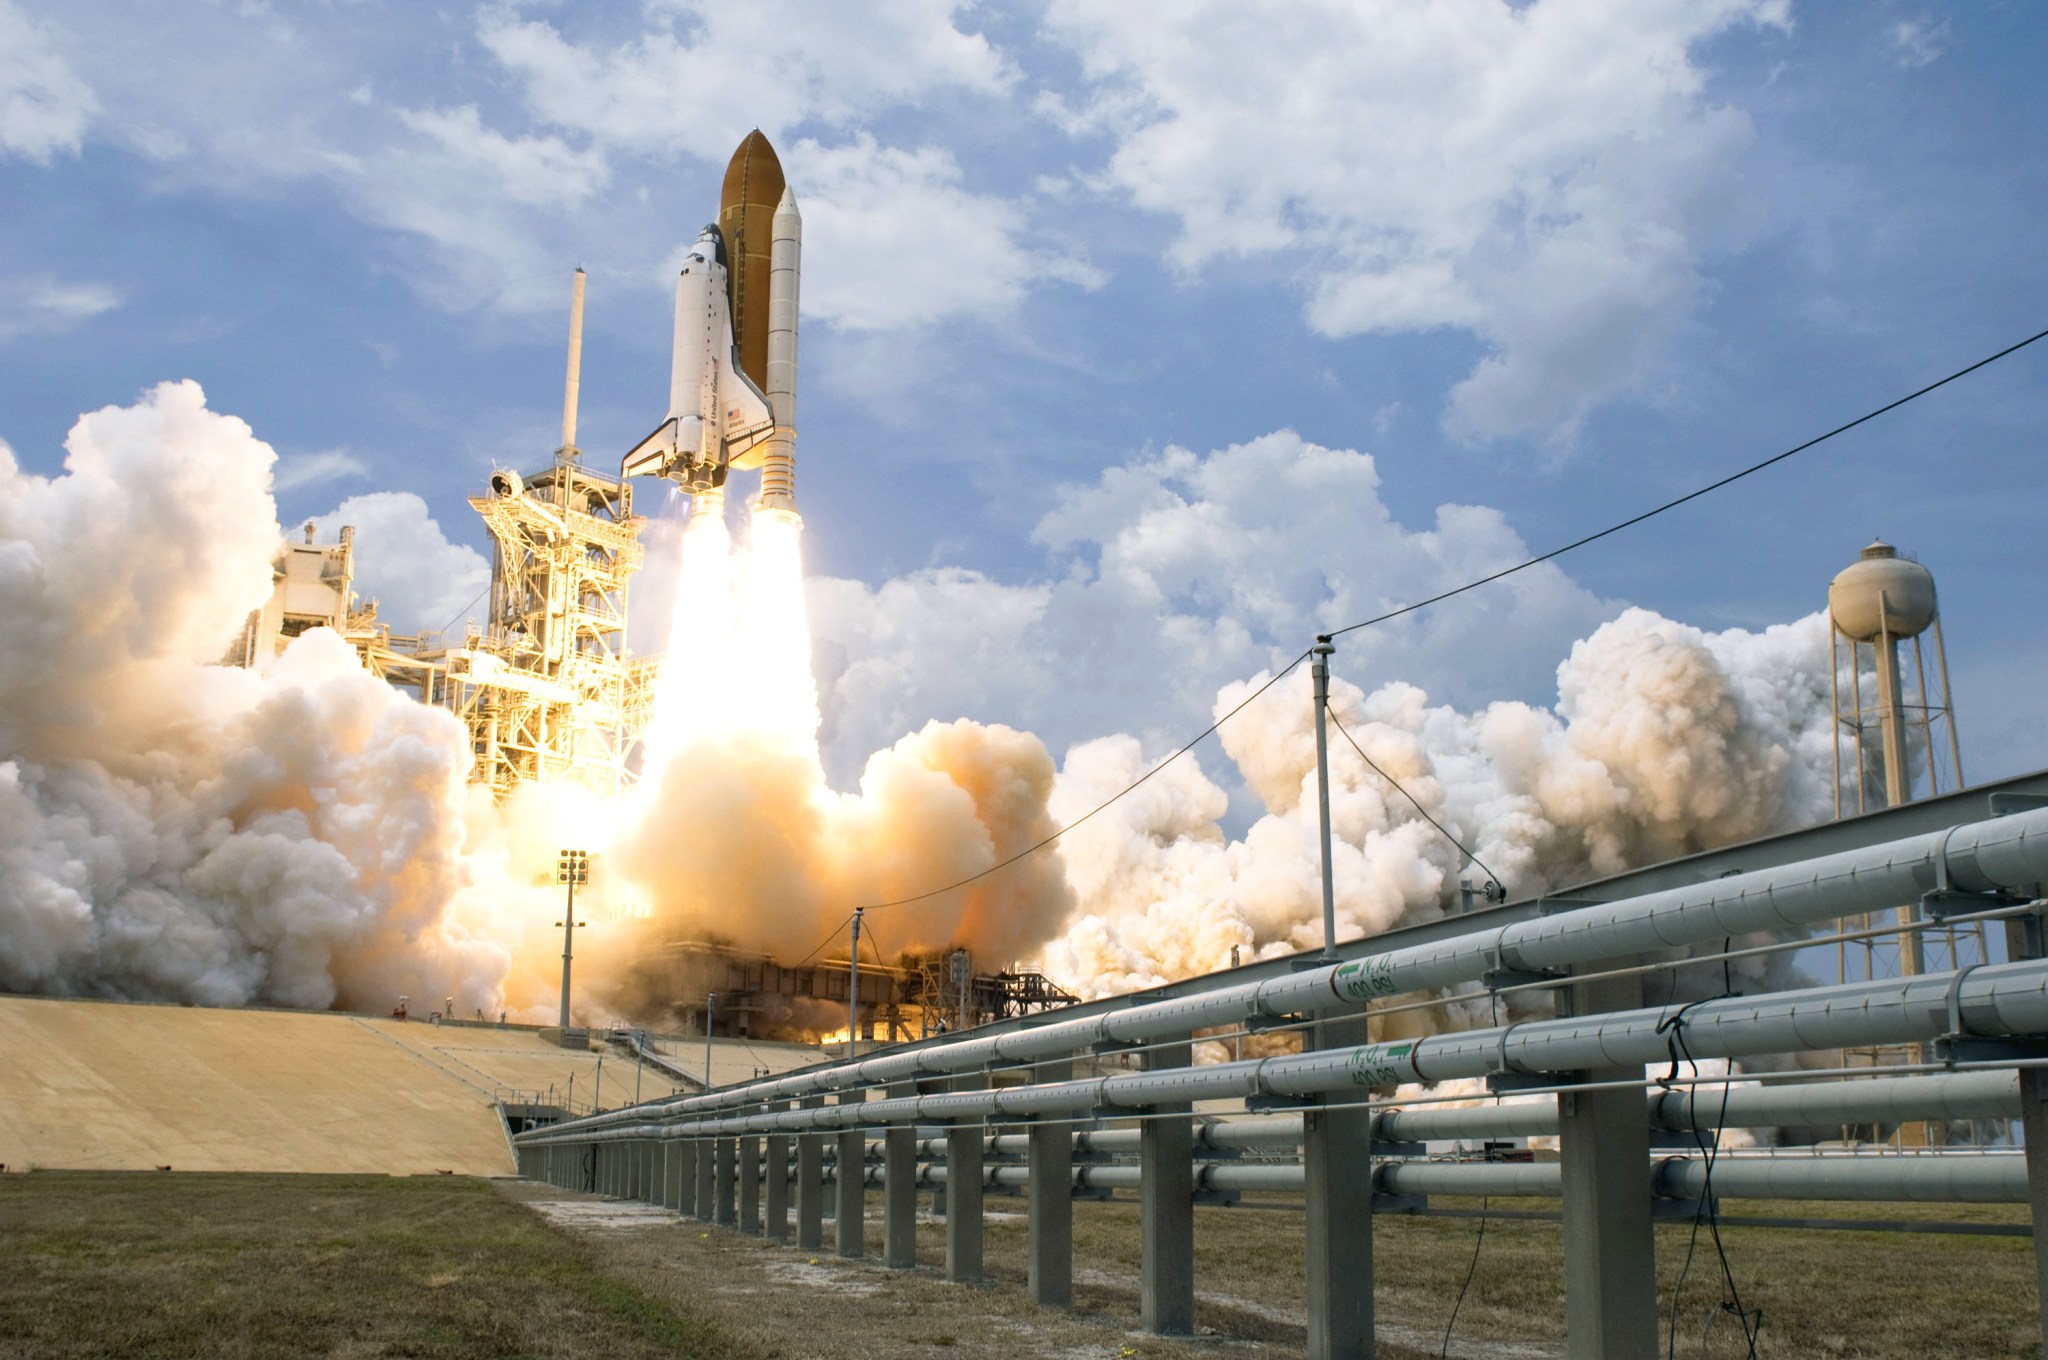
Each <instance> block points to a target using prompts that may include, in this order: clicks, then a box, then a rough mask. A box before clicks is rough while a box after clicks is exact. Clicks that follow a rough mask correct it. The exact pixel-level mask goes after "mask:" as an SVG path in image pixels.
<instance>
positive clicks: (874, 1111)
mask: <svg viewBox="0 0 2048 1360" xmlns="http://www.w3.org/2000/svg"><path fill="white" fill-rule="evenodd" d="M1952 1030H1953V1031H1955V1032H1957V1033H1960V1034H1963V1035H1984V1036H1990V1035H2018V1034H2040V1033H2044V1032H2048V960H2038V959H2031V960H2024V961H2021V962H2017V963H2006V964H1997V965H1991V966H1986V967H1975V968H1966V969H1962V970H1960V971H1958V972H1955V973H1940V974H1928V975H1923V976H1920V977H1910V978H1895V979H1884V980H1879V981H1874V982H1858V983H1850V984H1845V985H1841V986H1834V987H1815V988H1810V989H1806V990H1801V991H1792V992H1774V993H1770V994H1768V995H1765V996H1758V997H1726V998H1722V999H1719V1000H1714V1001H1705V1002H1700V1003H1696V1004H1694V1005H1690V1006H1684V1007H1677V1006H1664V1007H1656V1008H1651V1009H1644V1010H1636V1011H1619V1012H1615V1013H1612V1014H1607V1015H1593V1016H1586V1017H1583V1018H1573V1019H1565V1020H1541V1021H1532V1022H1529V1023H1527V1024H1517V1025H1507V1026H1503V1027H1501V1028H1498V1029H1484V1030H1469V1031H1466V1032H1463V1033H1456V1034H1442V1035H1433V1036H1429V1037H1425V1038H1422V1039H1415V1040H1404V1041H1402V1042H1400V1043H1377V1044H1359V1045H1356V1046H1352V1047H1346V1048H1333V1049H1325V1050H1321V1051H1317V1052H1312V1053H1304V1054H1301V1055H1298V1056H1287V1057H1277V1058H1264V1059H1258V1060H1251V1061H1244V1062H1232V1063H1218V1064H1216V1065H1214V1066H1211V1067H1184V1068H1170V1069H1165V1070H1161V1071H1156V1072H1131V1073H1120V1074H1117V1075H1114V1076H1107V1077H1094V1078H1090V1079H1087V1080H1083V1081H1069V1082H1056V1083H1050V1084H1046V1085H1039V1086H1012V1087H1004V1088H1000V1089H995V1090H976V1091H954V1092H948V1093H944V1094H936V1095H918V1096H899V1097H895V1098H893V1099H887V1100H873V1101H867V1102H865V1103H861V1104H855V1105H838V1106H820V1107H809V1108H797V1109H789V1110H782V1111H776V1112H764V1113H756V1114H738V1115H729V1116H725V1117H717V1116H711V1117H704V1118H698V1119H689V1118H687V1117H683V1118H677V1117H675V1116H673V1115H671V1116H669V1118H670V1120H671V1122H670V1123H669V1124H668V1125H666V1128H667V1129H668V1130H669V1131H670V1132H671V1134H673V1133H688V1134H696V1135H699V1136H703V1135H712V1134H716V1135H724V1134H736V1133H742V1132H770V1131H788V1132H795V1131H802V1130H810V1129H825V1128H833V1129H837V1128H862V1127H870V1126H873V1125H877V1124H901V1123H916V1122H925V1121H933V1122H936V1121H953V1120H963V1119H964V1120H986V1119H990V1118H996V1119H1001V1118H1011V1119H1015V1118H1026V1117H1033V1116H1048V1115H1061V1114H1068V1115H1072V1114H1081V1113H1085V1112H1088V1111H1092V1110H1096V1109H1103V1108H1110V1107H1115V1108H1121V1109H1134V1110H1135V1109H1144V1108H1147V1107H1149V1106H1153V1105H1164V1104H1178V1103H1181V1102H1198V1101H1206V1100H1243V1099H1247V1098H1254V1097H1256V1098H1274V1099H1279V1100H1283V1101H1285V1100H1300V1101H1302V1102H1304V1103H1308V1102H1311V1101H1313V1100H1315V1099H1317V1098H1320V1097H1323V1096H1327V1095H1332V1094H1339V1093H1349V1094H1351V1095H1353V1096H1357V1095H1359V1094H1360V1093H1362V1091H1363V1090H1364V1089H1365V1088H1369V1087H1373V1086H1394V1085H1400V1084H1404V1083H1408V1082H1423V1083H1428V1082H1434V1081H1443V1080H1448V1079H1451V1078H1458V1077H1483V1076H1487V1075H1490V1074H1494V1073H1509V1074H1513V1073H1521V1074H1538V1075H1540V1074H1545V1073H1571V1072H1574V1071H1578V1070H1582V1069H1589V1068H1613V1067H1634V1066H1643V1065H1646V1064H1650V1063H1660V1062H1665V1061H1668V1060H1669V1059H1670V1058H1671V1057H1672V1056H1673V1055H1674V1054H1675V1053H1678V1052H1680V1051H1682V1052H1683V1054H1684V1056H1686V1057H1690V1058H1738V1057H1749V1056H1753V1055H1756V1054H1761V1053H1786V1052H1796V1051H1802V1050H1808V1049H1831V1048H1845V1047H1848V1048H1854V1047H1866V1046H1871V1045H1877V1044H1897V1043H1919V1042H1925V1041H1927V1040H1929V1039H1933V1038H1937V1037H1939V1036H1941V1035H1944V1034H1947V1033H1950V1032H1951V1031H1952ZM1681 1041H1682V1043H1683V1049H1682V1050H1681V1049H1680V1044H1681ZM1731 1098H1732V1097H1731ZM624 1113H627V1114H630V1115H634V1116H636V1117H637V1119H638V1120H640V1121H642V1122H640V1123H638V1124H636V1125H633V1126H630V1128H632V1129H654V1130H655V1131H656V1133H654V1134H650V1133H646V1132H637V1133H629V1132H628V1131H627V1129H626V1128H621V1127H614V1128H611V1129H607V1130H605V1131H604V1132H606V1133H609V1134H611V1135H612V1136H621V1135H624V1136H639V1137H650V1136H656V1134H658V1133H659V1132H660V1131H661V1130H662V1128H663V1127H664V1126H662V1125H656V1124H652V1123H648V1122H646V1121H647V1120H648V1119H649V1116H650V1115H653V1114H655V1113H657V1112H656V1111H652V1110H649V1109H646V1108H644V1107H643V1108H642V1109H640V1110H638V1111H626V1112H624ZM592 1133H593V1130H592V1129H590V1128H589V1127H588V1126H587V1125H586V1126H585V1127H581V1128H579V1127H577V1126H576V1125H571V1124H562V1125H557V1126H555V1128H553V1129H551V1130H549V1131H548V1132H547V1133H545V1134H540V1135H527V1137H529V1138H535V1139H536V1140H537V1141H554V1140H574V1139H576V1138H579V1137H580V1138H585V1139H588V1138H590V1137H591V1136H592Z"/></svg>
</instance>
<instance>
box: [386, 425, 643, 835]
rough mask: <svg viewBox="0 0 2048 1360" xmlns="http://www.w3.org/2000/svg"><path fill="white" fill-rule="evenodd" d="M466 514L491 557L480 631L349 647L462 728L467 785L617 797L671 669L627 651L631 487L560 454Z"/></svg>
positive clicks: (636, 526) (504, 478) (510, 476)
mask: <svg viewBox="0 0 2048 1360" xmlns="http://www.w3.org/2000/svg"><path fill="white" fill-rule="evenodd" d="M469 503H470V505H471V506H472V507H474V508H475V510H476V512H477V514H478V515H479V516H481V517H482V519H483V521H484V526H485V527H486V528H487V529H489V530H490V533H491V540H492V544H493V553H492V563H491V583H490V612H489V614H488V615H487V617H486V621H485V623H484V625H483V626H482V627H480V628H479V627H475V626H471V627H470V628H468V629H467V630H466V631H465V632H464V633H463V634H462V635H461V636H460V637H459V638H455V639H449V638H444V637H442V636H441V635H439V634H432V633H423V634H416V635H410V636H394V635H392V634H390V633H389V632H388V631H381V630H373V631H372V632H370V633H367V634H365V635H363V636H361V637H356V638H354V639H353V640H354V641H355V642H356V644H357V646H358V649H359V650H360V651H361V653H362V655H363V659H364V662H365V664H366V665H367V666H368V667H369V668H370V669H371V671H372V672H373V673H375V674H377V675H380V676H382V677H383V678H385V679H386V680H389V681H391V682H392V683H393V684H396V685H399V686H401V687H403V688H406V689H409V690H411V691H412V692H413V693H414V694H416V695H417V696H418V697H419V698H420V699H421V701H422V702H425V703H430V704H436V705H439V706H441V707H445V708H447V709H449V710H450V711H451V712H453V713H454V714H455V716H456V717H457V718H458V719H460V720H461V722H462V724H463V726H464V727H465V728H466V729H467V730H468V732H469V738H470V747H471V750H472V752H473V753H474V755H475V759H476V763H475V765H474V767H473V769H472V772H471V776H470V778H471V781H472V782H474V783H479V784H488V785H489V786H490V788H491V791H492V793H493V794H494V795H495V796H497V797H498V798H501V799H502V798H504V797H506V796H508V795H509V794H510V793H511V792H512V791H513V790H514V789H516V788H518V787H519V786H520V785H522V784H526V783H535V782H543V781H549V780H562V779H566V780H570V781H572V782H575V783H579V784H582V785H584V786H586V787H588V788H590V789H592V790H593V791H595V792H597V793H599V794H602V795H606V796H612V795H615V794H617V793H618V792H619V791H620V790H621V789H622V788H624V787H625V786H626V785H627V784H628V782H629V781H630V778H631V775H630V773H629V769H630V767H629V765H628V762H627V756H628V754H629V752H630V750H631V747H632V743H633V742H634V741H635V740H636V739H637V737H638V735H639V733H640V732H641V731H643V730H644V729H645V727H646V725H647V717H648V710H649V708H650V706H651V705H652V703H653V693H654V684H655V680H656V677H657V675H658V674H659V670H660V664H661V658H660V657H658V656H653V657H636V656H633V655H631V654H630V653H629V652H628V651H627V648H626V599H627V587H628V586H629V584H630V583H631V580H632V577H633V574H634V573H635V572H636V571H638V570H639V569H640V565H641V560H642V549H641V546H640V539H639V534H640V529H641V525H642V521H641V520H640V519H639V518H638V517H637V516H635V515H634V514H633V491H632V487H631V486H630V485H629V484H628V483H626V482H624V481H622V480H620V479H619V478H616V477H611V476H607V475H605V474H603V473H599V472H593V471H591V470H590V469H588V468H586V467H584V466H583V465H582V464H581V462H580V461H579V460H578V458H577V457H576V454H575V451H574V450H573V449H564V450H562V451H561V452H558V453H557V454H556V455H555V458H554V461H553V463H552V465H551V466H549V467H548V468H546V469H544V470H542V471H540V472H537V473H535V474H533V475H532V476H530V477H525V478H522V477H520V476H518V475H517V474H514V473H510V472H498V473H494V474H493V475H492V477H491V487H490V492H489V494H488V495H484V496H473V497H471V498H470V502H469Z"/></svg>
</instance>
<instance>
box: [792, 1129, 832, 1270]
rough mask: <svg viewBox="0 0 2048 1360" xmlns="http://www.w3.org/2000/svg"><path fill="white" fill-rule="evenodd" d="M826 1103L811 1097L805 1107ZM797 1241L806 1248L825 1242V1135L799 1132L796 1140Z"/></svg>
mask: <svg viewBox="0 0 2048 1360" xmlns="http://www.w3.org/2000/svg"><path fill="white" fill-rule="evenodd" d="M824 1103H825V1101H824V1098H823V1097H822V1096H811V1097H809V1098H808V1099H806V1100H805V1101H804V1102H803V1105H804V1108H806V1109H815V1108H817V1107H819V1106H821V1105H823V1104H824ZM796 1244H797V1245H798V1246H799V1247H802V1248H803V1249H804V1250H805V1251H817V1250H818V1249H820V1248H821V1247H823V1246H824V1245H825V1135H824V1134H822V1133H802V1134H798V1135H797V1140H796Z"/></svg>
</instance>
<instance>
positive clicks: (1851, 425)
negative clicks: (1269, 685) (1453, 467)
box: [1324, 331, 2048, 638]
mask: <svg viewBox="0 0 2048 1360" xmlns="http://www.w3.org/2000/svg"><path fill="white" fill-rule="evenodd" d="M2041 339H2048V331H2036V332H2035V333H2034V334H2032V335H2030V336H2028V337H2027V338H2026V339H2024V340H2022V341H2020V342H2019V343H2018V344H2014V345H2007V346H2006V347H2005V348H2004V349H2002V350H2000V351H1998V353H1996V354H1992V355H1987V356H1986V357H1984V358H1982V359H1979V360H1978V361H1977V362H1976V363H1974V364H1970V365H1968V366H1967V367H1964V368H1959V369H1957V370H1956V371H1955V372H1953V373H1951V374H1949V375H1948V376H1947V377H1946V378H1941V379H1938V380H1936V381H1934V382H1931V383H1929V384H1927V386H1925V387H1922V388H1920V389H1919V390H1917V391H1914V392H1908V393H1907V394H1906V395H1905V396H1903V397H1900V398H1898V399H1897V400H1896V401H1888V402H1886V403H1885V404H1884V405H1882V406H1880V407H1878V408H1877V409H1876V410H1874V411H1866V412H1865V413H1864V414H1862V415H1860V416H1858V417H1856V418H1855V419H1854V420H1852V421H1849V422H1848V423H1846V424H1842V425H1837V426H1836V427H1835V428H1834V429H1832V430H1829V431H1828V432H1827V433H1826V434H1822V435H1815V436H1814V437H1813V438H1811V439H1809V440H1807V441H1806V442H1805V443H1804V444H1795V445H1794V446H1792V447H1791V448H1789V449H1786V450H1785V451H1784V452H1783V453H1779V454H1773V455H1772V456H1771V457H1769V458H1766V459H1764V460H1763V461H1762V462H1760V463H1751V464H1750V465H1749V466H1748V467H1746V468H1743V469H1741V470H1740V471H1738V472H1731V473H1729V474H1728V475H1727V476H1726V477H1723V478H1721V479H1720V480H1719V481H1715V482H1709V483H1707V484H1706V485H1705V486H1702V487H1699V488H1697V489H1695V490H1692V491H1688V492H1686V493H1685V494H1684V495H1683V496H1679V497H1678V498H1676V499H1675V500H1668V501H1666V502H1664V503H1663V504H1662V505H1659V506H1656V507H1655V508H1653V509H1649V510H1645V511H1643V512H1642V513H1641V514H1639V515H1634V516H1631V517H1630V518H1628V519H1625V520H1622V521H1621V522H1620V523H1619V524H1610V525H1608V526H1607V527H1606V528H1605V529H1602V530H1600V531H1599V532H1597V533H1591V534H1587V535H1586V536H1585V537H1584V538H1576V539H1573V540H1572V541H1571V542H1569V543H1567V544H1565V545H1564V546H1563V547H1559V548H1552V549H1551V550H1550V551H1549V552H1547V553H1543V554H1540V555H1539V556H1536V557H1531V558H1529V559H1527V560H1526V561H1522V562H1517V563H1516V564H1515V565H1514V566H1512V567H1505V568H1503V569H1502V570H1500V571H1497V572H1494V573H1493V574H1492V575H1490V576H1482V577H1480V578H1478V579H1477V580H1474V581H1467V582H1466V583H1465V584H1464V585H1461V586H1453V587H1452V588H1451V589H1449V590H1446V591H1443V592H1441V593H1440V594H1436V595H1432V596H1430V597H1429V598H1428V599H1426V600H1416V601H1415V602H1414V603H1412V604H1404V605H1402V606H1401V607H1400V608H1398V609H1390V610H1388V611H1387V612H1386V613H1384V614H1379V615H1376V616H1374V617H1372V618H1369V619H1366V620H1363V621H1362V622H1359V623H1353V624H1347V625H1345V626H1344V627H1342V628H1339V629H1336V630H1335V631H1334V632H1330V633H1326V634H1324V637H1326V638H1334V637H1342V636H1343V635H1344V634H1346V633H1355V632H1357V631H1358V630H1359V629H1361V628H1371V627H1373V626H1374V625H1375V624H1381V623H1386V622H1388V621H1389V620H1391V619H1398V618H1400V617H1401V616H1402V615H1404V614H1413V613H1416V612H1417V611H1419V610H1423V609H1427V608H1429V606H1431V605H1433V604H1441V603H1443V602H1444V601H1445V600H1448V599H1451V598H1452V597H1453V596H1457V595H1463V594H1465V593H1466V592H1467V591H1472V590H1477V589H1479V588H1480V587H1481V586H1489V585H1492V584H1493V583H1494V582H1495V581H1500V580H1505V579H1506V578H1507V577H1510V576H1513V575H1514V574H1515V573H1517V572H1522V571H1527V570H1528V569H1529V568H1531V567H1534V566H1540V565H1542V564H1543V563H1545V562H1548V561H1550V560H1551V559H1552V558H1557V557H1562V556H1564V555H1565V554H1566V553H1568V552H1572V551H1574V550H1576V549H1579V548H1583V547H1585V546H1586V545H1587V544H1588V543H1597V542H1599V541H1600V540H1601V539H1603V538H1606V537H1608V536H1609V535H1610V534H1618V533H1620V532H1621V531H1622V530H1623V529H1631V528H1634V527H1635V526H1636V525H1638V524H1641V523H1642V522H1643V521H1644V520H1647V519H1654V518H1656V517H1657V516H1658V515H1661V514H1663V513H1664V512H1665V511H1667V510H1676V509H1677V508H1678V507H1679V506H1681V505H1684V504H1685V503H1687V502H1688V501H1696V500H1698V499H1699V498H1700V497H1702V496H1704V495H1706V494H1708V493H1709V492H1713V491H1719V490H1720V489H1721V488H1722V487H1724V486H1728V485H1731V484H1732V483H1735V482H1739V481H1741V480H1742V479H1743V478H1744V477H1748V476H1751V475H1753V474H1755V473H1759V472H1762V471H1763V470H1764V469H1765V468H1767V467H1771V466H1774V465H1775V464H1778V463H1782V462H1784V461H1785V460H1786V459H1787V458H1790V457H1792V456H1793V455H1794V454H1800V453H1804V452H1806V451H1807V450H1808V449H1810V448H1813V447H1814V446H1815V445H1817V444H1824V443H1826V442H1827V441H1828V440H1830V439H1833V438H1834V437H1835V436H1836V435H1838V434H1847V433H1848V432H1849V431H1850V430H1853V429H1855V428H1856V427H1857V426H1858V425H1862V424H1866V423H1867V422H1869V421H1873V420H1875V419H1877V418H1878V417H1879V416H1881V415H1884V414H1886V413H1887V412H1890V411H1896V410H1898V409H1899V408H1900V407H1901V406H1904V405H1905V404H1906V403H1908V402H1911V401H1918V400H1919V399H1920V398H1922V397H1924V396H1926V395H1927V394H1928V393H1929V392H1932V391H1934V390H1936V389H1937V388H1942V387H1946V386H1948V385H1949V384H1950V383H1952V382H1954V381H1955V380H1956V379H1958V378H1963V377H1967V376H1969V375H1970V374H1972V373H1975V372H1976V371H1977V370H1978V369H1980V368H1984V367H1986V366H1988V365H1990V364H1995V363H1997V362H1998V361H1999V360H2000V359H2003V358H2005V357H2006V356H2007V355H2010V354H2017V353H2018V352H2019V351H2021V350H2023V349H2025V348H2026V347H2027V346H2028V345H2031V344H2033V343H2034V342H2035V341H2037V340H2041Z"/></svg>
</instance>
